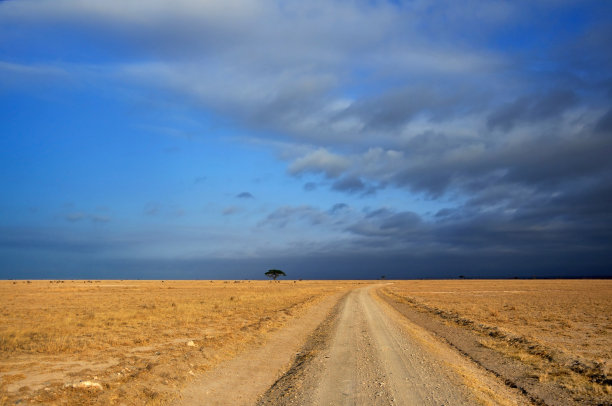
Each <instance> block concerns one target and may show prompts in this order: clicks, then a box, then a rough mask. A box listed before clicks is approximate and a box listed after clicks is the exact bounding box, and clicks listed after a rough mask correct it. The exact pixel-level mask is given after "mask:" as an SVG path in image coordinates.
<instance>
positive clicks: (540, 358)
mask: <svg viewBox="0 0 612 406" xmlns="http://www.w3.org/2000/svg"><path fill="white" fill-rule="evenodd" d="M385 292H386V293H387V294H389V295H391V296H393V297H394V299H395V300H402V301H403V302H405V303H409V304H411V305H412V306H414V307H415V308H417V309H419V310H421V311H425V312H429V313H431V314H432V315H436V316H437V317H440V318H441V319H443V320H444V321H445V322H446V323H451V324H454V325H457V326H460V327H462V328H467V329H471V330H473V331H474V332H475V333H477V334H478V335H479V336H480V337H481V338H480V339H479V340H480V342H481V343H482V344H483V345H485V346H487V347H490V348H493V349H495V350H496V351H499V352H500V353H502V354H504V355H505V356H507V357H512V358H514V359H518V360H520V361H521V362H524V363H527V364H529V365H532V366H533V367H535V370H536V371H537V374H538V379H539V380H540V381H547V380H549V381H555V382H556V383H558V384H559V385H561V386H563V387H565V388H568V389H569V390H571V391H572V392H573V393H577V394H578V395H579V396H582V397H584V398H586V399H589V398H592V397H593V396H595V397H597V398H600V399H601V398H603V399H610V398H611V397H612V386H610V384H611V378H610V372H611V369H612V280H449V281H402V282H396V283H394V284H393V285H392V286H390V287H387V288H385Z"/></svg>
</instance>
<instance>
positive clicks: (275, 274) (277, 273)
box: [265, 269, 287, 280]
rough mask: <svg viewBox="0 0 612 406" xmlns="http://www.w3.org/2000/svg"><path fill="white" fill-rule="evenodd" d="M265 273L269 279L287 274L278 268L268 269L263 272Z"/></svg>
mask: <svg viewBox="0 0 612 406" xmlns="http://www.w3.org/2000/svg"><path fill="white" fill-rule="evenodd" d="M265 275H266V276H267V277H268V278H270V279H274V280H276V278H278V277H279V276H281V275H282V276H287V274H285V273H284V272H283V271H281V270H279V269H270V270H269V271H268V272H266V273H265Z"/></svg>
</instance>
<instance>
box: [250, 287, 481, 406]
mask: <svg viewBox="0 0 612 406" xmlns="http://www.w3.org/2000/svg"><path fill="white" fill-rule="evenodd" d="M371 289H372V288H362V289H357V290H354V291H352V292H351V293H350V294H349V295H348V297H346V299H345V301H344V303H343V305H342V306H341V308H340V310H339V314H338V315H337V320H336V322H335V323H334V325H333V326H330V331H329V332H328V334H327V337H320V336H321V335H323V336H325V332H319V335H318V336H317V337H315V341H316V340H317V339H318V340H319V341H320V342H319V345H317V344H315V345H314V346H313V347H314V348H311V349H310V353H311V354H312V355H313V357H312V359H310V360H309V362H307V363H302V364H300V365H298V367H297V368H293V369H292V370H290V371H289V373H288V374H287V375H286V376H285V377H284V379H282V380H280V381H279V382H278V383H277V385H275V387H273V388H271V389H270V390H269V391H268V392H267V393H266V394H265V396H264V397H263V398H262V399H261V400H260V404H275V405H278V404H295V405H308V404H311V405H389V404H398V405H469V404H475V403H476V402H475V400H474V399H473V398H472V397H471V395H470V394H469V393H467V391H466V390H465V389H463V388H462V385H461V383H460V382H459V380H458V379H457V378H456V377H454V376H452V375H451V374H450V371H449V370H448V368H447V367H446V366H445V365H441V363H439V362H438V360H436V359H433V358H431V356H430V355H429V354H428V353H427V352H426V351H424V350H423V348H422V346H420V345H419V344H418V343H417V342H415V341H414V340H411V339H409V337H407V335H406V334H405V332H404V331H402V329H401V328H400V327H399V326H398V325H397V324H396V322H395V321H394V320H393V319H392V318H391V317H389V315H388V314H387V311H386V310H385V309H384V308H383V307H382V306H381V304H380V303H379V302H378V301H377V300H375V299H374V298H373V297H372V296H371V295H370V290H371ZM317 347H318V348H317Z"/></svg>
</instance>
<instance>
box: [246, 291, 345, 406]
mask: <svg viewBox="0 0 612 406" xmlns="http://www.w3.org/2000/svg"><path fill="white" fill-rule="evenodd" d="M349 293H350V292H347V293H345V294H344V295H343V296H342V297H341V298H340V300H338V302H337V303H336V304H335V305H334V307H333V308H332V310H331V311H330V312H329V313H328V315H327V317H326V318H325V319H324V320H323V322H321V324H319V326H318V327H317V328H316V329H315V330H314V331H313V332H312V333H311V334H310V335H309V336H308V338H307V339H306V342H305V343H304V345H303V346H302V348H301V350H300V352H299V353H298V354H297V355H296V356H295V359H294V361H293V364H292V365H291V367H290V368H289V369H288V370H287V372H285V373H284V374H283V375H282V376H281V377H280V378H279V379H278V380H277V381H276V382H274V384H273V385H272V386H270V388H269V389H268V390H267V391H266V392H265V393H264V394H263V395H262V396H261V397H260V399H259V401H258V402H257V406H270V405H279V406H283V405H296V404H297V405H299V404H301V403H302V402H301V395H302V391H301V389H302V387H301V384H302V383H304V382H305V381H307V379H308V375H309V374H308V369H309V367H310V366H311V363H312V361H313V360H314V359H315V358H316V355H317V354H318V353H320V352H321V351H322V350H324V349H325V348H326V346H327V345H328V344H329V342H330V337H331V334H332V333H333V331H334V330H335V326H336V325H337V323H338V319H339V318H338V314H339V312H340V309H342V306H343V305H344V302H345V301H346V300H347V297H348V295H349Z"/></svg>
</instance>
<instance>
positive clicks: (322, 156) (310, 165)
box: [289, 148, 350, 177]
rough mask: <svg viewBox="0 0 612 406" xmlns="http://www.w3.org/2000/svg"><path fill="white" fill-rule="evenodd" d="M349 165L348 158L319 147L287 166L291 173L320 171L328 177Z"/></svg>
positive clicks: (336, 174) (339, 172) (333, 175)
mask: <svg viewBox="0 0 612 406" xmlns="http://www.w3.org/2000/svg"><path fill="white" fill-rule="evenodd" d="M349 166H350V161H349V159H347V158H345V157H342V156H340V155H336V154H333V153H331V152H329V151H327V150H326V149H324V148H319V149H317V150H315V151H312V152H310V153H308V154H306V155H304V156H302V157H301V158H298V159H296V160H295V161H293V163H292V164H291V165H290V166H289V172H290V173H291V174H293V175H298V174H301V173H305V172H315V173H317V172H322V173H325V175H326V176H328V177H336V176H338V175H340V174H341V173H342V172H343V171H344V170H346V169H347V168H348V167H349Z"/></svg>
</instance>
